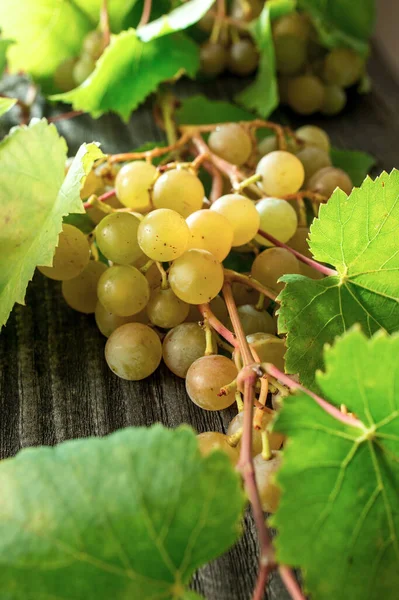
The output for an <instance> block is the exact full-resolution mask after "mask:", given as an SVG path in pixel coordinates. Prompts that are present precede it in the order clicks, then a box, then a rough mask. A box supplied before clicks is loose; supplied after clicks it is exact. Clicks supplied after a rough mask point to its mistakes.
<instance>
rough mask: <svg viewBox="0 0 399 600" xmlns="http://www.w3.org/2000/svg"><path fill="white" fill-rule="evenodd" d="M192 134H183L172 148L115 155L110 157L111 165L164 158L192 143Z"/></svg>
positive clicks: (160, 147)
mask: <svg viewBox="0 0 399 600" xmlns="http://www.w3.org/2000/svg"><path fill="white" fill-rule="evenodd" d="M190 138H191V134H190V133H189V132H186V133H183V135H182V136H181V137H180V138H179V139H178V140H177V141H176V142H175V143H174V144H171V145H170V146H157V147H156V148H153V149H152V150H147V151H145V152H124V153H123V154H113V155H112V156H110V157H109V162H110V163H117V162H125V161H128V160H140V159H143V158H145V159H152V158H156V157H157V156H163V155H164V154H168V152H173V150H177V149H179V148H182V146H185V145H186V144H188V142H189V141H190Z"/></svg>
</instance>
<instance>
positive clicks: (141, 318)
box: [94, 301, 148, 337]
mask: <svg viewBox="0 0 399 600" xmlns="http://www.w3.org/2000/svg"><path fill="white" fill-rule="evenodd" d="M94 316H95V319H96V324H97V327H98V329H99V330H100V331H101V333H102V334H103V335H105V337H109V336H110V335H111V333H113V332H114V331H115V329H118V327H121V326H122V325H126V323H143V324H144V325H145V324H147V323H148V316H147V311H146V309H144V310H142V311H141V312H139V313H137V314H135V315H130V316H128V317H118V315H115V314H114V313H111V312H109V311H108V310H107V309H106V308H104V307H103V305H102V304H101V302H98V301H97V304H96V310H95V312H94Z"/></svg>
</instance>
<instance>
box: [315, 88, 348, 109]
mask: <svg viewBox="0 0 399 600" xmlns="http://www.w3.org/2000/svg"><path fill="white" fill-rule="evenodd" d="M345 105H346V92H345V90H344V89H342V87H339V86H338V85H333V84H331V85H326V87H325V94H324V103H323V106H322V107H321V109H320V112H322V113H323V115H328V116H333V115H337V114H338V113H340V112H341V111H342V110H343V109H344V108H345Z"/></svg>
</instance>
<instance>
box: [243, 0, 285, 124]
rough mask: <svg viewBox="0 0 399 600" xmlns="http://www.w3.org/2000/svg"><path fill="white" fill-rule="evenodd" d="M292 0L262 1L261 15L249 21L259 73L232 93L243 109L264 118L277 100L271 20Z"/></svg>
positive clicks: (282, 13)
mask: <svg viewBox="0 0 399 600" xmlns="http://www.w3.org/2000/svg"><path fill="white" fill-rule="evenodd" d="M294 7H295V2H292V1H291V0H273V1H272V2H268V3H266V4H265V7H264V9H263V11H262V12H261V14H260V16H259V17H258V18H257V19H255V20H254V21H252V23H251V24H250V25H249V31H250V33H251V34H252V37H253V39H254V42H255V44H256V46H257V48H258V51H259V67H258V73H257V75H256V77H255V80H254V81H253V83H251V84H250V85H249V86H248V87H246V88H245V89H244V90H243V91H241V92H240V93H239V94H237V96H236V97H235V100H236V102H238V104H241V105H242V106H244V107H245V108H246V109H248V110H251V111H254V112H256V113H257V114H259V115H260V116H261V117H263V118H267V117H268V116H269V115H270V113H272V112H273V110H274V109H275V108H277V106H278V103H279V96H278V88H277V78H276V65H275V56H274V45H273V37H272V27H271V21H272V19H274V18H277V17H280V16H282V15H284V14H287V13H290V12H292V10H293V9H294Z"/></svg>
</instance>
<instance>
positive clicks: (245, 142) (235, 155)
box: [208, 123, 252, 167]
mask: <svg viewBox="0 0 399 600" xmlns="http://www.w3.org/2000/svg"><path fill="white" fill-rule="evenodd" d="M208 144H209V147H210V149H211V150H212V152H214V153H215V154H217V155H218V156H220V158H223V159H224V160H227V162H229V163H232V164H233V165H237V166H238V167H239V166H241V165H243V164H244V163H246V162H247V160H248V159H249V157H250V156H251V152H252V141H251V138H250V137H249V134H248V133H247V132H246V131H245V129H244V128H243V127H241V125H239V124H238V123H226V124H224V125H219V126H218V127H217V128H216V129H215V130H214V131H212V133H211V135H210V136H209V140H208Z"/></svg>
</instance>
